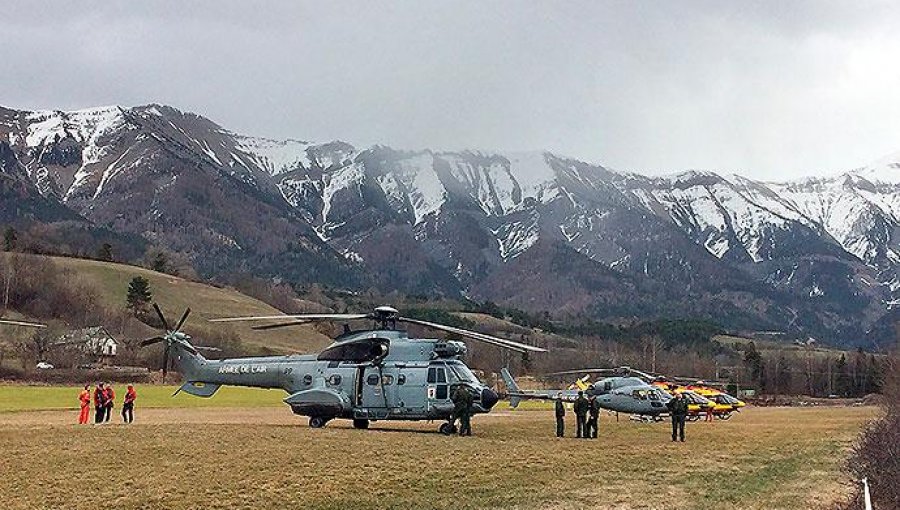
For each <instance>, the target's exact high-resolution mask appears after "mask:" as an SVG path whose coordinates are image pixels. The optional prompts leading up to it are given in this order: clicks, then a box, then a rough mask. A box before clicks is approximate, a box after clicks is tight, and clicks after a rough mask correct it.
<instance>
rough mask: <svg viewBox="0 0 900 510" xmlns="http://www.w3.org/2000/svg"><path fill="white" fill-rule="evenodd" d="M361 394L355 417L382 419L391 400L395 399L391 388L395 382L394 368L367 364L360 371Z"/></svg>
mask: <svg viewBox="0 0 900 510" xmlns="http://www.w3.org/2000/svg"><path fill="white" fill-rule="evenodd" d="M361 382H362V394H361V399H360V403H359V407H360V409H359V412H357V413H356V415H357V417H365V418H369V419H380V418H381V419H383V418H386V417H387V415H388V414H389V411H390V408H391V407H392V400H394V399H395V397H394V392H393V388H394V386H395V383H396V376H395V374H394V370H392V369H391V368H390V367H384V368H383V369H382V370H379V369H378V367H373V366H371V365H370V366H367V367H365V370H364V371H362V381H361Z"/></svg>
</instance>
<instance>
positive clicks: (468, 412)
mask: <svg viewBox="0 0 900 510" xmlns="http://www.w3.org/2000/svg"><path fill="white" fill-rule="evenodd" d="M454 397H456V398H455V399H453V400H454V402H458V403H457V404H456V406H454V411H453V414H454V415H455V416H456V417H457V418H459V435H461V436H471V435H472V422H471V417H472V403H473V402H474V400H475V399H474V398H473V397H472V393H471V392H470V391H469V389H468V388H467V387H466V385H464V384H460V385H459V387H457V388H456V391H455V392H454Z"/></svg>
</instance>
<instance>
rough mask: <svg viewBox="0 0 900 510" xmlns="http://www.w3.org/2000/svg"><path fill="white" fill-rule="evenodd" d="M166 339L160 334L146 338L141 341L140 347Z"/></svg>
mask: <svg viewBox="0 0 900 510" xmlns="http://www.w3.org/2000/svg"><path fill="white" fill-rule="evenodd" d="M165 341H166V339H165V338H163V337H161V336H155V337H153V338H148V339H146V340H144V341H143V342H141V347H147V346H148V345H153V344H158V343H159V342H165Z"/></svg>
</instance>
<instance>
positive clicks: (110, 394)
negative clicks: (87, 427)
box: [103, 382, 116, 421]
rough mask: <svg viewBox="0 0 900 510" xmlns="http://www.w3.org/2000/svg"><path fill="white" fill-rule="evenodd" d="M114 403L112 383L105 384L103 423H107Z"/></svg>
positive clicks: (114, 393) (114, 396) (114, 395)
mask: <svg viewBox="0 0 900 510" xmlns="http://www.w3.org/2000/svg"><path fill="white" fill-rule="evenodd" d="M115 403H116V392H115V391H113V387H112V383H110V382H107V383H106V406H105V411H106V412H105V416H104V417H103V421H109V418H110V417H111V416H112V410H113V407H115Z"/></svg>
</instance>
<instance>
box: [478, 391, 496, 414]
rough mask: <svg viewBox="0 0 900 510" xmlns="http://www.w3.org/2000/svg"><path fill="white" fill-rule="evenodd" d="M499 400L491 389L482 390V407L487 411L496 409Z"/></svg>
mask: <svg viewBox="0 0 900 510" xmlns="http://www.w3.org/2000/svg"><path fill="white" fill-rule="evenodd" d="M498 400H500V397H498V396H497V394H496V393H494V391H493V390H491V389H490V388H484V389H483V390H481V407H483V408H485V409H486V410H487V409H490V408H492V407H494V405H495V404H496V403H497V401H498Z"/></svg>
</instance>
